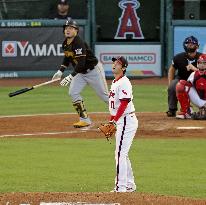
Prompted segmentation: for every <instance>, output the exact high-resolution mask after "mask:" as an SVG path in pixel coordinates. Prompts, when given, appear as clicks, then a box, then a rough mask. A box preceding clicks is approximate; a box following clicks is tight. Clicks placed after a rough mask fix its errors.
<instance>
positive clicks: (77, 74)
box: [52, 19, 109, 128]
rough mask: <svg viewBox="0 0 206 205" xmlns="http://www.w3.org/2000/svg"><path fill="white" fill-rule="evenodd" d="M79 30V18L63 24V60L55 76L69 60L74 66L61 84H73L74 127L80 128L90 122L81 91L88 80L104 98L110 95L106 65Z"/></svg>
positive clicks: (106, 98) (55, 76) (71, 87)
mask: <svg viewBox="0 0 206 205" xmlns="http://www.w3.org/2000/svg"><path fill="white" fill-rule="evenodd" d="M78 31H79V26H78V24H77V23H76V21H74V20H72V19H70V20H67V21H66V23H65V25H64V26H63V32H64V35H65V40H64V42H63V44H62V48H63V50H64V60H63V63H62V65H61V66H60V68H59V70H58V71H57V72H56V73H55V74H54V76H53V78H52V79H56V78H61V77H62V74H63V72H64V70H65V69H66V68H67V67H68V66H69V64H70V63H71V64H72V66H73V67H74V71H73V72H72V73H71V74H70V75H68V76H67V77H65V78H64V79H63V80H62V81H61V82H60V85H61V86H68V85H70V86H69V95H70V96H71V98H72V102H73V106H74V108H75V109H76V111H77V113H78V115H79V121H78V122H77V123H74V127H76V128H81V127H85V126H89V125H91V120H90V118H89V117H88V114H87V111H86V108H85V105H84V103H83V99H82V97H81V95H80V93H81V91H82V90H83V88H84V87H85V86H86V85H87V84H89V85H90V86H91V87H92V88H93V89H94V90H95V91H96V93H97V95H98V96H99V97H100V98H101V99H102V100H103V101H104V102H106V103H108V100H109V99H108V88H107V83H106V80H105V72H104V69H103V66H102V64H101V63H100V62H98V60H97V58H96V57H95V56H94V54H93V52H92V50H91V49H90V48H89V46H88V45H87V43H86V42H85V41H83V40H82V39H81V38H80V37H79V35H78Z"/></svg>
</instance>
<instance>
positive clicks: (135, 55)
mask: <svg viewBox="0 0 206 205" xmlns="http://www.w3.org/2000/svg"><path fill="white" fill-rule="evenodd" d="M95 51H96V56H97V57H98V59H99V61H100V62H101V63H102V64H103V66H104V69H105V73H106V76H113V74H112V71H111V67H112V58H113V57H118V56H124V57H125V58H126V59H127V61H128V63H129V65H128V68H127V75H128V76H145V77H146V76H161V45H108V44H107V45H96V46H95Z"/></svg>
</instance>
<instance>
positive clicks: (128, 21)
mask: <svg viewBox="0 0 206 205" xmlns="http://www.w3.org/2000/svg"><path fill="white" fill-rule="evenodd" d="M119 7H120V8H121V9H123V11H122V16H121V17H120V18H119V25H118V29H117V32H116V35H115V37H114V38H115V39H126V34H130V35H132V36H133V37H132V38H133V39H144V36H143V34H142V29H141V26H140V23H139V21H140V19H139V18H138V16H137V13H136V9H138V8H139V7H140V3H139V2H138V1H137V0H122V1H120V2H119Z"/></svg>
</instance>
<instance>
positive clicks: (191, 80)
mask: <svg viewBox="0 0 206 205" xmlns="http://www.w3.org/2000/svg"><path fill="white" fill-rule="evenodd" d="M194 77H195V72H192V73H191V74H190V76H189V77H188V79H187V81H189V82H191V83H192V84H193V83H194Z"/></svg>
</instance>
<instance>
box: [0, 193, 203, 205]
mask: <svg viewBox="0 0 206 205" xmlns="http://www.w3.org/2000/svg"><path fill="white" fill-rule="evenodd" d="M57 201H58V202H59V203H58V204H57V203H55V204H53V205H60V204H61V205H66V204H69V205H91V204H94V205H97V204H101V205H103V204H105V205H106V204H110V205H118V204H120V205H205V204H206V201H205V200H200V199H190V198H183V197H172V196H171V197H167V196H160V195H148V194H140V193H102V192H101V193H9V194H0V204H1V205H20V204H24V205H26V204H27V205H28V204H32V205H40V204H41V205H51V202H53V203H54V202H57ZM42 202H46V203H47V204H46V203H42ZM49 202H50V203H49ZM77 202H79V203H77ZM80 202H82V203H80ZM83 202H84V203H83Z"/></svg>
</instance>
